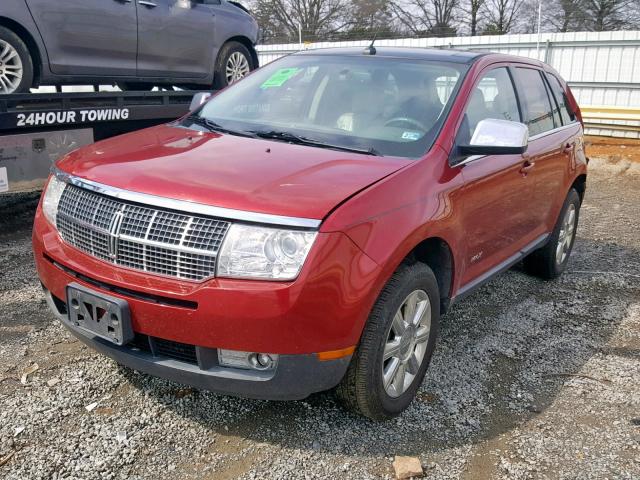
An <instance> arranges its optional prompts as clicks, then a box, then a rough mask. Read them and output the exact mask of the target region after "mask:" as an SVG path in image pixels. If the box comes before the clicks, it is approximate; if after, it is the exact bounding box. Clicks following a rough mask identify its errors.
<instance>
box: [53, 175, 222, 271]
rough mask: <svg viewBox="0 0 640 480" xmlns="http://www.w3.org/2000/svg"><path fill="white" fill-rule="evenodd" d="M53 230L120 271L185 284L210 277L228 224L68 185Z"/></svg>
mask: <svg viewBox="0 0 640 480" xmlns="http://www.w3.org/2000/svg"><path fill="white" fill-rule="evenodd" d="M56 223H57V227H58V230H59V232H60V235H61V236H62V238H63V239H64V240H65V242H67V243H69V244H70V245H73V246H74V247H76V248H78V249H79V250H82V251H84V252H86V253H88V254H90V255H93V256H94V257H97V258H99V259H101V260H105V261H108V262H111V263H114V264H116V265H121V266H123V267H128V268H133V269H136V270H142V271H145V272H151V273H157V274H160V275H167V276H170V277H177V278H183V279H188V280H202V279H203V278H206V277H212V276H213V275H214V273H215V266H216V255H217V254H218V250H219V249H220V245H221V243H222V239H223V238H224V235H225V233H226V232H227V229H228V228H229V222H226V221H224V220H218V219H215V218H209V217H202V216H193V215H188V214H183V213H179V212H174V211H171V210H165V209H160V208H155V207H147V206H144V205H138V204H134V203H129V202H125V201H122V200H119V199H115V198H111V197H107V196H104V195H101V194H98V193H94V192H91V191H89V190H85V189H82V188H79V187H76V186H74V185H67V186H66V188H65V189H64V192H63V194H62V197H61V198H60V203H59V205H58V216H57V221H56Z"/></svg>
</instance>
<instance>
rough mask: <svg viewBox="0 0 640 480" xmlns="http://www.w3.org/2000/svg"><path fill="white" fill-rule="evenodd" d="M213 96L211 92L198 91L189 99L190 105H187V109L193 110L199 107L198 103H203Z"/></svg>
mask: <svg viewBox="0 0 640 480" xmlns="http://www.w3.org/2000/svg"><path fill="white" fill-rule="evenodd" d="M212 96H213V94H212V93H209V92H198V93H196V94H195V95H194V96H193V98H192V99H191V105H189V111H190V112H193V111H195V110H197V109H198V108H200V105H202V104H204V103H206V102H207V100H209V99H210V98H211V97H212Z"/></svg>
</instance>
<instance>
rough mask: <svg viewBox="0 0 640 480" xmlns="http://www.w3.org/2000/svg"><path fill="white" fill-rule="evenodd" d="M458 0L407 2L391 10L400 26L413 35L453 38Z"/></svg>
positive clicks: (410, 0) (415, 0)
mask: <svg viewBox="0 0 640 480" xmlns="http://www.w3.org/2000/svg"><path fill="white" fill-rule="evenodd" d="M458 2H459V0H426V1H425V0H408V1H406V2H403V3H400V2H394V3H392V4H391V8H392V11H393V13H394V14H395V17H396V18H397V19H398V21H399V22H400V24H401V25H402V26H403V27H405V28H406V29H408V30H409V31H410V32H411V33H413V34H415V35H431V36H441V37H444V36H455V34H456V31H457V29H456V25H455V22H456V19H455V13H456V10H457V7H458Z"/></svg>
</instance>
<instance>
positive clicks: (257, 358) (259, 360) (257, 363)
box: [249, 353, 274, 370]
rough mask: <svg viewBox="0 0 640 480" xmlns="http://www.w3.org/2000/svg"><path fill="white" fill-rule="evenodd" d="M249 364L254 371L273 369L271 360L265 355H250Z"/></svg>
mask: <svg viewBox="0 0 640 480" xmlns="http://www.w3.org/2000/svg"><path fill="white" fill-rule="evenodd" d="M249 362H251V366H253V368H255V369H256V370H270V369H272V368H273V364H274V361H273V358H271V355H269V354H267V353H252V354H251V355H249Z"/></svg>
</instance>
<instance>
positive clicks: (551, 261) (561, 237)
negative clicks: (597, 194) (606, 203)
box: [524, 188, 580, 280]
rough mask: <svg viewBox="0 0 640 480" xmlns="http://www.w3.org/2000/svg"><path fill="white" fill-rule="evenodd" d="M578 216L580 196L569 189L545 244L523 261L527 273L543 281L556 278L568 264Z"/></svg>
mask: <svg viewBox="0 0 640 480" xmlns="http://www.w3.org/2000/svg"><path fill="white" fill-rule="evenodd" d="M579 215H580V195H578V192H577V191H576V190H575V189H573V188H572V189H571V191H569V194H568V195H567V198H566V200H565V201H564V205H563V206H562V210H560V215H559V216H558V220H557V221H556V225H555V227H554V229H553V232H551V237H549V241H548V242H547V244H546V245H545V246H544V247H542V248H540V249H538V250H536V251H535V252H533V253H531V254H530V255H528V256H527V257H526V258H525V259H524V268H525V271H526V272H527V273H530V274H531V275H535V276H537V277H540V278H544V279H548V280H550V279H552V278H556V277H558V276H559V275H560V274H561V273H562V272H564V270H565V268H567V263H568V262H569V256H570V255H571V251H572V250H573V243H574V242H575V239H576V229H577V228H578V217H579Z"/></svg>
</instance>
